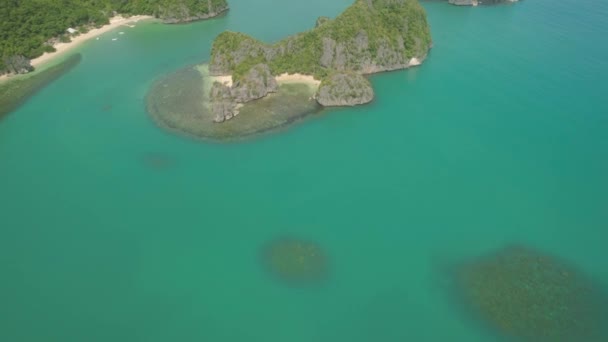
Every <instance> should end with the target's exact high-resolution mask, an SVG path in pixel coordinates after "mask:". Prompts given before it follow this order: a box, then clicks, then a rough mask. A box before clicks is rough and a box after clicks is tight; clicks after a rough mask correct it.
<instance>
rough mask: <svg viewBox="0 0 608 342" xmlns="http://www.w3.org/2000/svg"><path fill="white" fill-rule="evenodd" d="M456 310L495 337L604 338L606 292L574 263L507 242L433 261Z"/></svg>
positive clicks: (590, 341) (538, 340)
mask: <svg viewBox="0 0 608 342" xmlns="http://www.w3.org/2000/svg"><path fill="white" fill-rule="evenodd" d="M436 271H437V274H438V275H439V278H438V279H440V280H441V282H440V286H441V287H442V289H443V291H444V294H445V295H446V296H447V300H448V301H449V302H450V304H451V305H452V306H453V307H454V309H455V311H456V312H457V313H458V314H459V315H460V316H461V317H463V319H464V320H466V321H469V323H471V324H474V325H477V326H478V327H479V328H481V329H483V330H484V331H485V332H486V333H487V334H488V335H493V336H494V338H495V339H496V340H499V341H526V342H528V341H529V342H533V341H534V342H561V341H564V342H566V341H568V342H569V341H581V342H583V341H584V342H600V341H608V295H607V293H606V291H605V288H604V286H602V284H599V283H598V282H596V281H594V279H592V278H590V277H588V276H587V275H585V274H583V273H582V272H581V271H580V270H578V269H577V268H576V267H575V266H573V265H571V264H570V263H568V262H566V261H563V260H561V259H560V258H557V257H553V256H551V255H548V254H545V253H543V252H540V251H537V250H534V249H531V248H528V247H524V246H518V245H513V246H508V247H505V248H503V249H500V250H498V251H495V252H493V253H491V254H488V255H484V256H481V257H475V258H470V259H469V260H466V261H463V262H458V263H452V264H440V265H436Z"/></svg>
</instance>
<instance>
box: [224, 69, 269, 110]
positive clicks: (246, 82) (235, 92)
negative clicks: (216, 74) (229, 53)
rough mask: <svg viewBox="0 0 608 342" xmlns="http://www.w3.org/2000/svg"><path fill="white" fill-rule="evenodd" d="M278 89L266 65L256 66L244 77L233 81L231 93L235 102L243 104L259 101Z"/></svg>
mask: <svg viewBox="0 0 608 342" xmlns="http://www.w3.org/2000/svg"><path fill="white" fill-rule="evenodd" d="M278 88H279V86H278V84H277V81H276V79H275V78H274V76H273V75H272V74H271V73H270V68H269V67H268V65H266V64H258V65H255V66H254V67H252V68H251V69H249V71H247V73H245V75H243V76H242V77H241V78H239V79H237V80H235V82H234V84H233V86H232V89H231V93H232V96H233V97H234V100H235V101H236V102H240V103H245V102H249V101H252V100H257V99H260V98H262V97H264V96H266V95H268V93H274V92H276V91H277V89H278Z"/></svg>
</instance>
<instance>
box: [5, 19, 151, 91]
mask: <svg viewBox="0 0 608 342" xmlns="http://www.w3.org/2000/svg"><path fill="white" fill-rule="evenodd" d="M153 18H154V17H152V16H147V15H135V16H132V17H128V18H125V17H122V16H116V17H112V18H110V23H109V24H108V25H104V26H102V27H100V28H94V29H91V30H90V31H89V32H87V33H83V34H80V35H78V36H76V37H73V38H72V41H71V42H69V43H57V44H55V45H53V47H54V48H55V49H56V50H57V51H55V52H50V53H49V52H45V53H44V54H43V55H42V56H40V57H38V58H34V59H32V61H31V63H32V66H33V67H39V66H41V65H43V64H44V63H47V62H49V61H51V60H53V59H54V58H56V57H59V56H61V55H63V54H65V53H66V52H68V51H70V50H72V49H74V48H76V47H78V46H80V45H81V44H82V43H84V42H86V41H87V40H89V39H91V38H95V37H97V36H99V35H101V34H103V33H106V32H109V31H112V30H114V29H116V28H118V27H120V26H123V25H125V26H129V27H132V26H133V24H134V23H136V22H138V21H140V20H144V19H153ZM12 76H15V75H10V76H9V75H2V76H0V80H4V79H7V78H11V77H12Z"/></svg>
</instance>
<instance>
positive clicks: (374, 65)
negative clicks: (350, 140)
mask: <svg viewBox="0 0 608 342" xmlns="http://www.w3.org/2000/svg"><path fill="white" fill-rule="evenodd" d="M430 48H431V36H430V30H429V26H428V24H427V21H426V14H425V12H424V9H423V8H422V7H421V6H420V4H419V3H418V1H417V0H355V2H354V4H353V5H351V6H350V7H349V8H347V9H346V10H345V11H344V12H343V13H342V14H340V15H339V16H338V17H336V18H335V19H329V18H325V17H321V18H319V19H318V20H317V23H316V26H315V28H314V29H312V30H309V31H306V32H302V33H299V34H296V35H293V36H291V37H287V38H285V39H283V40H281V41H279V42H277V43H276V44H272V45H270V44H265V43H263V42H260V41H258V40H256V39H255V38H252V37H250V36H247V35H245V34H242V33H237V32H224V33H222V34H220V35H219V36H218V37H217V38H216V40H215V41H214V43H213V48H212V52H211V62H210V66H209V71H210V73H211V74H212V75H232V76H233V78H235V79H237V80H238V79H241V80H245V79H247V77H249V75H251V76H253V78H254V79H258V80H259V79H261V77H260V75H280V74H283V73H288V74H294V73H300V74H304V75H312V76H314V77H315V78H316V79H318V80H321V81H322V83H324V86H323V85H322V88H323V89H319V92H318V97H317V100H318V101H319V103H320V104H321V105H327V106H340V105H344V106H352V105H356V104H362V103H367V102H369V101H371V100H372V98H373V90H372V89H371V86H370V85H369V82H368V81H367V80H366V79H365V78H364V77H362V76H361V75H363V74H371V73H376V72H382V71H389V70H396V69H404V68H408V67H411V66H413V65H418V64H420V63H421V62H422V61H424V59H425V57H426V55H427V53H428V50H429V49H430ZM260 65H265V66H267V67H268V69H267V70H266V68H265V67H264V69H260ZM255 69H258V70H255ZM264 83H266V82H264ZM263 88H268V89H272V84H271V83H269V84H266V85H265V86H264V85H263V84H262V83H261V82H255V83H254V84H253V85H249V84H241V85H239V84H235V86H234V88H233V95H234V96H235V97H236V98H237V99H238V102H246V101H247V100H249V99H255V98H257V97H258V96H265V94H266V93H265V92H264V91H263ZM257 89H261V90H262V91H257ZM269 91H272V90H269ZM242 98H245V99H246V100H242Z"/></svg>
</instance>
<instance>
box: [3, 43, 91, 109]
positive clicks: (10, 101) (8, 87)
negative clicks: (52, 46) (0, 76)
mask: <svg viewBox="0 0 608 342" xmlns="http://www.w3.org/2000/svg"><path fill="white" fill-rule="evenodd" d="M81 60H82V56H81V55H80V54H75V55H72V56H70V57H68V58H67V59H65V60H64V61H62V62H61V63H59V64H57V65H55V66H52V67H50V68H48V69H45V70H43V71H41V72H38V73H34V74H32V75H24V76H19V77H16V78H15V79H12V80H8V81H6V82H4V83H0V118H2V117H3V116H5V115H7V114H9V113H10V112H12V111H14V110H16V109H17V108H19V106H21V105H22V104H24V103H25V102H26V101H27V100H28V99H29V98H30V97H31V96H33V95H34V94H36V93H37V92H38V91H39V90H41V89H42V88H44V87H46V86H47V85H48V84H50V83H51V82H53V81H55V80H56V79H58V78H59V77H61V76H62V75H64V74H65V73H67V72H68V71H70V70H71V69H72V68H74V67H75V66H76V65H78V64H79V63H80V61H81Z"/></svg>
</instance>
